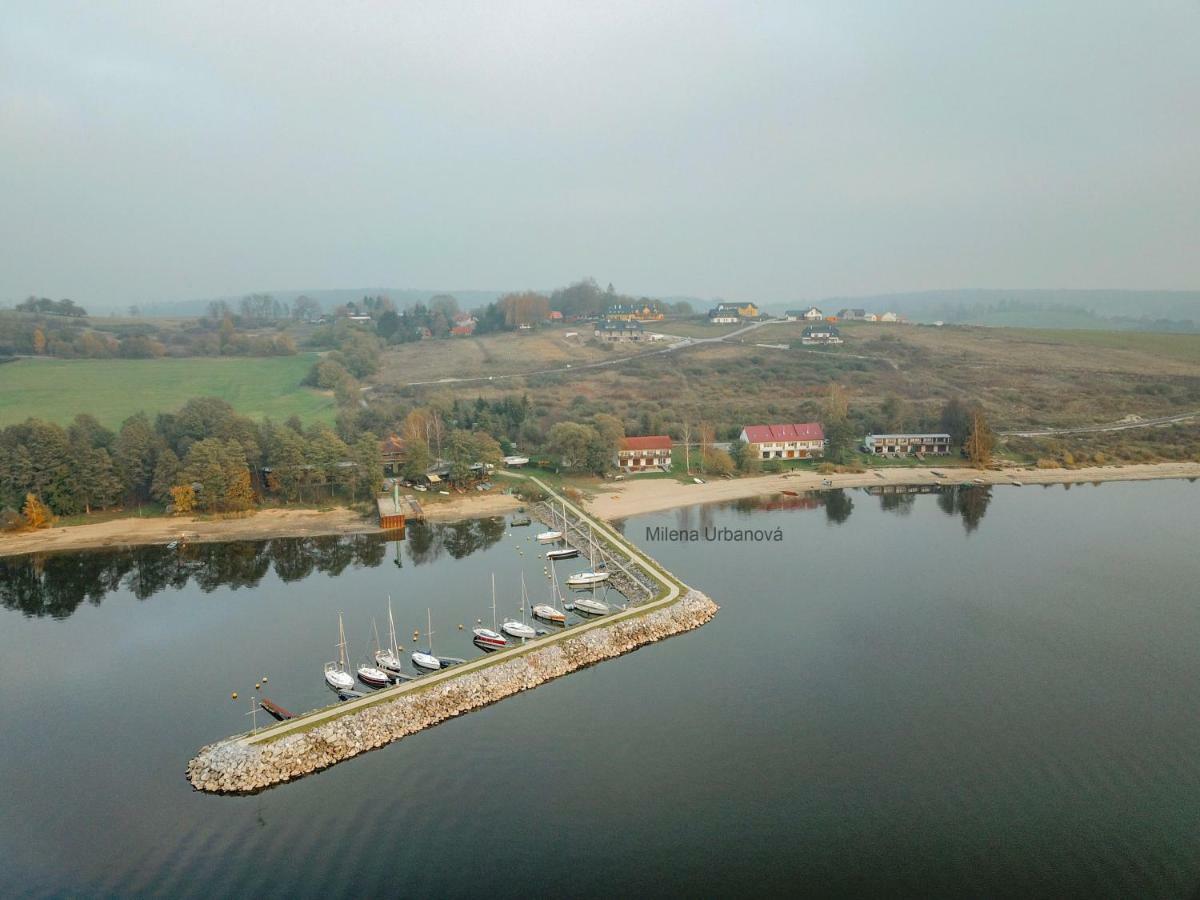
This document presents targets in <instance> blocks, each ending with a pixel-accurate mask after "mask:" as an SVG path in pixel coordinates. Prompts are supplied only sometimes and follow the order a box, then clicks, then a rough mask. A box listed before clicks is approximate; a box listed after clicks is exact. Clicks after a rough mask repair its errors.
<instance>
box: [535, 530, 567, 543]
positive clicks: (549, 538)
mask: <svg viewBox="0 0 1200 900" xmlns="http://www.w3.org/2000/svg"><path fill="white" fill-rule="evenodd" d="M562 536H563V534H562V532H561V531H543V532H542V533H541V534H539V535H538V536H537V542H538V543H539V544H553V543H554V542H555V541H561V540H562Z"/></svg>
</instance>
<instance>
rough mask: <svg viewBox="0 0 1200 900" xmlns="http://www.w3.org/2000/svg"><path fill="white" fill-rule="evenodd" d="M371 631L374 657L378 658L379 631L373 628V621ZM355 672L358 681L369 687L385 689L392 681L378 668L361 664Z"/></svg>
mask: <svg viewBox="0 0 1200 900" xmlns="http://www.w3.org/2000/svg"><path fill="white" fill-rule="evenodd" d="M371 631H373V632H374V634H375V656H376V658H378V656H379V654H380V652H381V651H380V649H379V629H378V628H376V627H375V620H374V619H372V620H371ZM356 672H357V673H358V680H359V681H361V682H362V683H363V684H369V685H370V686H371V687H387V686H388V685H389V684H391V683H392V679H391V677H390V676H389V675H388V673H387V672H385V671H383V669H381V668H379V667H378V666H372V665H368V664H367V663H363V664H362V665H361V666H359V667H358V669H357V670H356Z"/></svg>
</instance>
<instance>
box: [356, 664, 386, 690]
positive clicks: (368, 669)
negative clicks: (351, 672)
mask: <svg viewBox="0 0 1200 900" xmlns="http://www.w3.org/2000/svg"><path fill="white" fill-rule="evenodd" d="M358 680H359V681H361V682H362V683H363V684H369V685H370V686H371V687H387V686H388V685H389V684H391V683H392V679H391V677H390V676H389V675H388V673H387V672H385V671H383V669H377V668H375V666H359V667H358Z"/></svg>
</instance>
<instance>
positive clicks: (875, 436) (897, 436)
mask: <svg viewBox="0 0 1200 900" xmlns="http://www.w3.org/2000/svg"><path fill="white" fill-rule="evenodd" d="M913 438H917V439H920V440H928V439H931V438H932V439H935V440H936V439H939V438H940V439H942V440H947V441H948V440H950V435H948V434H932V433H931V434H922V433H921V432H915V431H908V432H904V433H902V434H868V435H867V439H868V440H876V441H884V440H906V441H907V440H912V439H913Z"/></svg>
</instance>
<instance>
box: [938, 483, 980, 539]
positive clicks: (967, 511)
mask: <svg viewBox="0 0 1200 900" xmlns="http://www.w3.org/2000/svg"><path fill="white" fill-rule="evenodd" d="M991 502H992V488H991V485H983V484H956V485H945V486H944V487H941V488H940V489H939V490H938V498H937V503H938V506H939V507H940V508H941V510H942V512H944V513H945V514H946V515H948V516H962V523H963V528H964V529H966V532H967V534H970V533H971V532H973V531H974V530H975V529H976V528H978V527H979V523H980V522H981V521H983V517H984V514H985V513H986V512H987V508H988V504H989V503H991Z"/></svg>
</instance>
